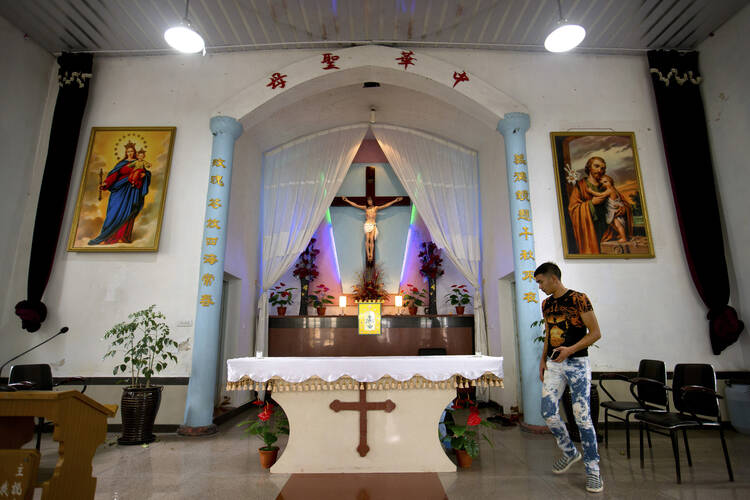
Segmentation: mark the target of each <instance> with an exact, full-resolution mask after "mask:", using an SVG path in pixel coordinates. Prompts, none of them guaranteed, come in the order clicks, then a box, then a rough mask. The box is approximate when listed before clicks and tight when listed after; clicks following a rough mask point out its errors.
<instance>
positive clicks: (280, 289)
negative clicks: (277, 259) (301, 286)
mask: <svg viewBox="0 0 750 500" xmlns="http://www.w3.org/2000/svg"><path fill="white" fill-rule="evenodd" d="M294 290H296V288H294V287H287V286H286V285H285V284H284V282H281V283H279V284H278V285H276V286H275V287H273V288H272V289H271V295H270V296H269V297H268V302H269V303H270V304H271V305H272V306H277V307H278V306H281V307H284V306H288V305H289V304H291V303H292V301H293V300H294V295H293V293H292V292H293V291H294Z"/></svg>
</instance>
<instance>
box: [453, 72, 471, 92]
mask: <svg viewBox="0 0 750 500" xmlns="http://www.w3.org/2000/svg"><path fill="white" fill-rule="evenodd" d="M453 80H454V82H453V88H456V85H458V84H459V83H461V82H468V81H469V76H468V75H467V74H466V71H464V72H462V73H459V72H458V71H454V72H453Z"/></svg>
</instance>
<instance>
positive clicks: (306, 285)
mask: <svg viewBox="0 0 750 500" xmlns="http://www.w3.org/2000/svg"><path fill="white" fill-rule="evenodd" d="M299 283H300V288H299V289H300V294H299V315H300V316H307V298H308V295H309V294H310V282H309V281H308V280H306V279H303V278H300V280H299Z"/></svg>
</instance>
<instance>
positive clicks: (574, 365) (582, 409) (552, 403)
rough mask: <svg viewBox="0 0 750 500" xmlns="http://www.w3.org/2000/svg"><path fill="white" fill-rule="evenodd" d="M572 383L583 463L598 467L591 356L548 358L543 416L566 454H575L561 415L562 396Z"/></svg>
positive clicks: (589, 469) (589, 470)
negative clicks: (562, 359)
mask: <svg viewBox="0 0 750 500" xmlns="http://www.w3.org/2000/svg"><path fill="white" fill-rule="evenodd" d="M565 385H568V386H569V387H570V396H571V398H572V400H573V415H574V416H575V420H576V424H577V425H578V430H579V431H580V432H581V446H582V448H583V464H584V465H585V467H586V472H587V473H593V472H598V471H599V452H598V450H597V445H596V431H595V430H594V424H593V422H591V415H590V412H589V395H590V393H591V366H590V365H589V358H587V357H580V358H568V359H566V360H564V361H563V362H561V363H557V362H555V361H552V360H550V359H548V360H547V370H546V371H545V372H544V383H543V384H542V417H544V420H545V421H546V422H547V427H549V430H550V431H552V434H553V435H554V436H555V439H556V440H557V446H559V447H560V449H561V450H562V452H563V453H564V454H565V456H568V457H572V456H575V454H576V448H575V446H574V445H573V442H572V441H571V440H570V435H569V434H568V429H566V428H565V423H563V421H562V419H561V418H560V405H559V402H560V397H561V396H562V394H563V391H564V390H565Z"/></svg>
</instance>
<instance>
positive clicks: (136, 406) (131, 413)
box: [117, 385, 164, 445]
mask: <svg viewBox="0 0 750 500" xmlns="http://www.w3.org/2000/svg"><path fill="white" fill-rule="evenodd" d="M162 389H164V387H163V386H160V385H157V386H152V387H126V388H124V389H123V390H122V400H121V401H120V412H121V413H120V414H121V415H122V436H120V437H119V438H118V439H117V443H118V444H126V445H131V444H133V445H135V444H145V443H151V442H153V441H154V440H155V439H156V436H154V434H153V430H154V420H156V414H157V413H158V412H159V405H160V404H161V392H162Z"/></svg>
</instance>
